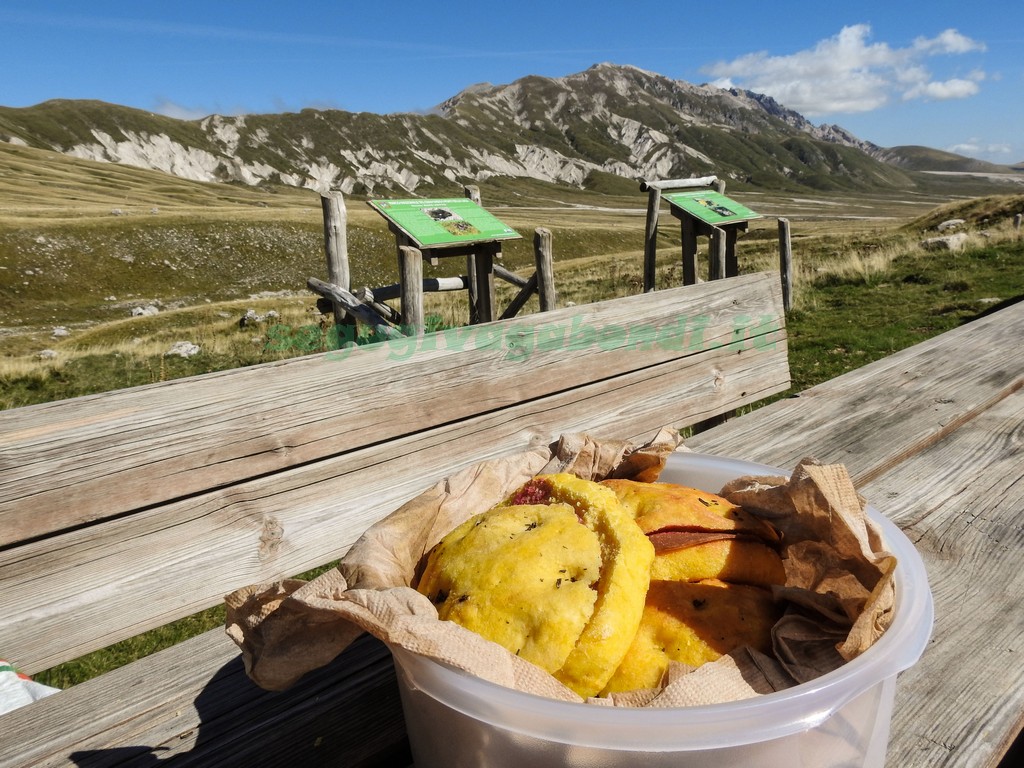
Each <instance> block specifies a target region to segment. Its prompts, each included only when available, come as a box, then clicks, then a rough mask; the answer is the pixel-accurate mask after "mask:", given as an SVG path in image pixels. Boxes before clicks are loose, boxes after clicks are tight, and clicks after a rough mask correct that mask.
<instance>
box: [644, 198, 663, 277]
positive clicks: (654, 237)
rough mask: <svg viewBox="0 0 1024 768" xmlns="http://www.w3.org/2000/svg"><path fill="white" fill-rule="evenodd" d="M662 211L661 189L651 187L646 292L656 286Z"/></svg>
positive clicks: (646, 248)
mask: <svg viewBox="0 0 1024 768" xmlns="http://www.w3.org/2000/svg"><path fill="white" fill-rule="evenodd" d="M660 211H661V189H659V188H657V187H649V188H648V193H647V231H646V232H645V233H644V293H650V292H651V291H653V290H654V289H655V288H656V287H657V286H656V275H657V264H658V214H659V213H660Z"/></svg>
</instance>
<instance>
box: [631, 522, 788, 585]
mask: <svg viewBox="0 0 1024 768" xmlns="http://www.w3.org/2000/svg"><path fill="white" fill-rule="evenodd" d="M650 539H651V542H652V543H653V544H654V551H655V552H656V556H655V558H654V565H653V566H651V579H652V580H662V581H703V580H704V579H721V580H722V581H728V582H732V583H737V584H754V585H757V586H763V587H768V586H771V585H772V584H785V583H786V569H785V567H784V566H783V565H782V558H781V557H779V553H778V552H776V551H775V549H774V548H773V547H770V546H768V545H767V544H765V543H764V542H762V541H759V540H757V539H752V538H747V537H745V536H734V535H732V534H714V533H712V534H700V533H682V534H680V533H675V532H667V533H655V534H651V536H650Z"/></svg>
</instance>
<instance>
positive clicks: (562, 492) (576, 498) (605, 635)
mask: <svg viewBox="0 0 1024 768" xmlns="http://www.w3.org/2000/svg"><path fill="white" fill-rule="evenodd" d="M541 501H547V502H556V503H557V502H563V503H567V504H570V505H571V506H572V507H573V508H574V509H575V510H576V513H577V515H578V516H579V518H580V520H581V521H582V522H583V524H584V525H585V526H586V527H587V528H588V529H589V530H591V531H593V532H594V533H595V534H596V535H597V537H598V540H599V541H600V545H601V576H600V578H599V580H598V583H597V600H596V602H595V605H594V612H593V614H592V615H591V617H590V620H589V621H588V622H587V625H586V627H585V628H584V630H583V632H582V633H581V635H580V638H579V640H578V642H577V643H576V647H575V648H573V650H572V651H571V652H570V653H569V656H568V658H567V659H566V660H565V663H564V664H563V665H562V666H561V668H559V669H558V670H556V671H555V672H554V676H555V677H556V678H557V679H558V680H560V681H561V682H562V683H564V684H565V685H566V686H568V687H569V688H571V689H573V690H574V691H576V693H578V694H579V695H580V696H582V697H584V698H587V697H589V696H594V695H596V694H597V693H598V692H599V691H601V689H602V688H603V687H604V686H605V684H606V683H607V682H608V679H609V678H610V677H611V675H612V674H613V673H614V671H615V669H616V668H617V667H618V666H619V664H620V663H621V661H622V659H623V657H624V656H625V655H626V652H627V651H628V650H629V647H630V644H631V643H632V641H633V637H634V635H635V634H636V630H637V627H638V626H639V624H640V618H641V616H642V614H643V609H644V601H645V597H646V594H647V586H648V584H649V583H650V573H651V564H652V562H653V560H654V547H653V545H652V544H651V543H650V541H649V540H648V538H647V537H646V536H645V535H644V533H643V531H641V530H640V528H639V527H638V526H637V525H636V522H635V521H634V519H633V516H632V515H631V514H630V513H629V512H627V511H626V510H625V509H623V507H622V505H621V504H619V501H618V499H617V498H616V495H615V493H614V492H613V491H611V489H609V488H605V487H603V486H601V485H600V484H598V483H594V482H591V481H589V480H581V479H580V478H578V477H576V476H575V475H571V474H567V473H559V474H551V475H539V476H537V477H536V478H534V479H533V480H531V481H530V482H528V483H526V485H525V486H523V487H522V488H521V489H520V490H519V491H517V492H516V493H515V494H513V496H512V498H511V499H510V502H511V503H526V502H530V503H537V502H541Z"/></svg>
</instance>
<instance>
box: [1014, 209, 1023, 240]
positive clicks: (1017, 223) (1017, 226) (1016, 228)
mask: <svg viewBox="0 0 1024 768" xmlns="http://www.w3.org/2000/svg"><path fill="white" fill-rule="evenodd" d="M1022 218H1024V214H1020V213H1018V214H1017V215H1016V216H1014V217H1013V229H1014V231H1016V233H1017V234H1018V235H1019V234H1020V222H1021V219H1022Z"/></svg>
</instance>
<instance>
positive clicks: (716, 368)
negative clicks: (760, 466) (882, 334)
mask: <svg viewBox="0 0 1024 768" xmlns="http://www.w3.org/2000/svg"><path fill="white" fill-rule="evenodd" d="M788 386H789V369H788V362H787V352H786V336H785V329H784V313H783V309H782V301H781V289H780V286H779V280H778V276H777V275H772V274H767V273H765V274H755V275H745V276H740V277H734V278H728V279H723V280H716V281H713V282H708V283H703V284H700V285H695V286H687V287H684V288H674V289H668V290H664V291H658V292H654V293H647V294H642V295H638V296H630V297H626V298H621V299H614V300H610V301H604V302H598V303H595V304H590V305H585V306H576V307H567V308H562V309H556V310H552V311H550V312H546V313H542V314H537V315H530V316H527V317H523V318H519V319H515V320H507V321H497V322H493V323H485V324H482V325H478V326H471V327H467V328H460V329H452V330H451V331H444V332H441V333H435V334H428V335H423V336H417V337H408V338H403V339H396V340H392V341H388V342H384V343H381V344H376V345H371V346H366V347H359V348H355V349H348V350H339V351H338V352H335V353H325V354H321V355H315V356H311V357H306V358H299V359H293V360H287V361H283V362H280V363H272V364H266V365H261V366H255V367H252V368H246V369H239V370H234V371H227V372H223V373H215V374H209V375H206V376H199V377H194V378H191V379H183V380H177V381H170V382H165V383H162V384H158V385H152V386H147V387H140V388H137V389H131V390H124V391H120V392H112V393H105V394H102V395H94V396H89V397H83V398H78V399H76V400H70V401H63V402H58V403H50V404H45V405H39V406H31V407H27V408H22V409H15V410H12V411H8V412H3V413H0V451H2V452H0V472H2V477H3V481H2V483H0V613H2V615H3V616H4V621H3V623H2V625H0V654H2V655H3V656H4V658H7V659H9V660H10V661H12V662H13V663H14V664H16V665H17V666H18V667H19V668H20V669H21V670H22V671H24V672H26V673H29V674H32V673H34V672H37V671H39V670H43V669H47V668H49V667H51V666H53V665H55V664H58V663H61V662H64V661H67V660H70V659H74V658H77V657H79V656H82V655H83V654H85V653H88V652H90V651H93V650H96V649H98V648H103V647H106V646H108V645H110V644H112V643H114V642H117V641H119V640H122V639H125V638H128V637H131V636H134V635H137V634H139V633H142V632H145V631H147V630H149V629H152V628H154V627H158V626H161V625H164V624H167V623H168V622H170V621H172V620H175V619H178V618H181V617H183V616H188V615H191V614H193V613H195V612H197V611H199V610H202V609H204V608H207V607H209V606H211V605H215V604H218V603H219V602H220V601H221V600H222V599H223V596H224V595H225V594H226V593H227V592H230V591H232V590H234V589H236V588H238V587H240V586H244V585H246V584H252V583H263V582H268V581H273V580H275V579H278V578H283V577H285V576H288V575H291V574H295V573H302V572H304V571H306V570H309V569H311V568H313V567H316V566H319V565H321V564H324V563H328V562H331V561H333V560H336V559H337V558H339V557H340V556H341V555H342V554H344V552H345V551H346V550H347V549H348V547H349V546H350V545H351V544H352V542H353V541H355V539H356V538H357V537H358V536H359V535H360V534H361V533H362V532H363V531H364V530H365V529H366V528H367V527H369V526H370V525H371V524H372V523H374V522H375V521H376V520H379V519H380V518H381V517H383V516H384V515H386V514H388V513H389V512H390V511H392V510H393V509H396V508H397V507H399V506H400V505H401V504H402V503H404V502H405V501H407V500H408V499H409V498H411V497H413V496H415V495H416V494H417V493H419V492H420V491H422V490H423V489H424V488H426V487H427V486H429V485H430V484H432V483H433V482H435V481H436V480H438V479H440V478H442V477H444V476H446V475H448V474H451V473H453V472H455V471H457V470H458V469H460V468H462V467H465V466H469V465H471V464H474V463H476V462H478V461H480V460H483V459H487V458H492V457H496V456H501V455H505V454H508V453H509V452H513V451H518V450H522V449H524V448H526V447H528V446H529V445H530V444H531V443H537V442H540V443H544V444H546V443H549V442H551V441H552V440H554V439H555V438H557V437H558V436H559V435H560V434H564V433H569V432H584V431H585V432H589V433H591V434H593V435H594V436H596V437H615V438H643V437H649V436H650V435H651V434H653V433H654V431H655V430H657V429H658V428H660V427H662V426H665V425H670V426H674V427H679V428H682V427H685V426H688V425H691V424H695V423H699V422H702V421H706V420H708V419H710V418H713V417H715V416H717V415H719V414H722V413H726V412H730V411H732V410H734V409H736V408H738V407H741V406H743V405H747V404H751V403H755V402H757V401H759V400H762V399H764V398H766V397H768V396H770V395H772V394H776V393H778V392H781V391H783V390H785V389H786V388H787V387H788ZM393 675H394V672H393V669H392V668H391V662H390V656H389V654H388V653H387V650H386V649H385V648H383V647H382V646H381V645H380V644H379V643H377V642H376V641H374V640H372V639H370V638H364V639H363V640H360V641H359V642H358V643H357V644H356V645H354V646H353V647H351V648H350V649H349V650H347V651H346V652H345V654H343V656H342V658H339V659H338V660H337V661H335V662H334V663H333V664H331V665H329V666H328V667H326V668H324V669H322V670H319V671H318V672H316V673H315V674H312V675H309V676H307V677H306V678H304V679H303V680H302V681H301V682H300V683H299V684H298V685H296V686H295V688H294V689H292V690H290V691H288V692H285V693H277V694H274V693H267V692H265V691H262V690H260V689H258V688H256V687H255V686H254V685H253V684H252V683H251V682H250V681H249V680H248V678H246V677H245V674H244V671H243V669H242V666H241V662H240V659H239V655H238V652H237V649H236V648H235V647H234V645H233V644H232V643H231V641H230V640H229V639H228V638H227V637H226V636H225V635H224V633H223V631H222V630H215V631H213V632H208V633H206V634H203V635H200V636H198V637H195V638H192V639H190V640H187V641H185V642H183V643H180V644H178V645H176V646H174V647H173V648H170V649H167V650H165V651H161V652H159V653H156V654H153V655H152V656H149V657H147V658H144V659H141V660H139V661H136V662H134V663H132V664H129V665H128V666H126V667H123V668H121V669H116V670H113V671H111V672H108V673H106V674H104V675H102V676H100V677H98V678H96V679H93V680H90V681H87V682H85V683H83V684H81V685H78V686H75V687H73V688H71V689H69V690H67V691H62V692H60V693H58V694H56V695H54V696H51V697H49V698H47V699H44V700H42V701H40V702H37V703H36V704H33V705H30V706H28V707H24V708H22V709H19V710H16V711H14V712H12V713H9V714H7V715H5V716H3V718H2V719H0V766H21V765H26V766H27V765H32V766H49V765H80V766H85V765H89V766H105V765H151V764H156V763H158V762H159V763H163V762H166V761H167V760H176V761H179V762H180V763H181V764H182V765H184V764H186V763H188V764H194V765H210V764H216V765H247V766H251V765H285V764H292V765H318V764H325V765H326V764H335V765H346V766H349V765H394V764H401V763H402V761H403V760H407V758H408V755H407V752H406V751H405V750H406V745H405V737H404V730H403V726H402V718H401V710H400V707H399V703H398V698H397V690H396V688H395V686H394V681H393Z"/></svg>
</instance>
